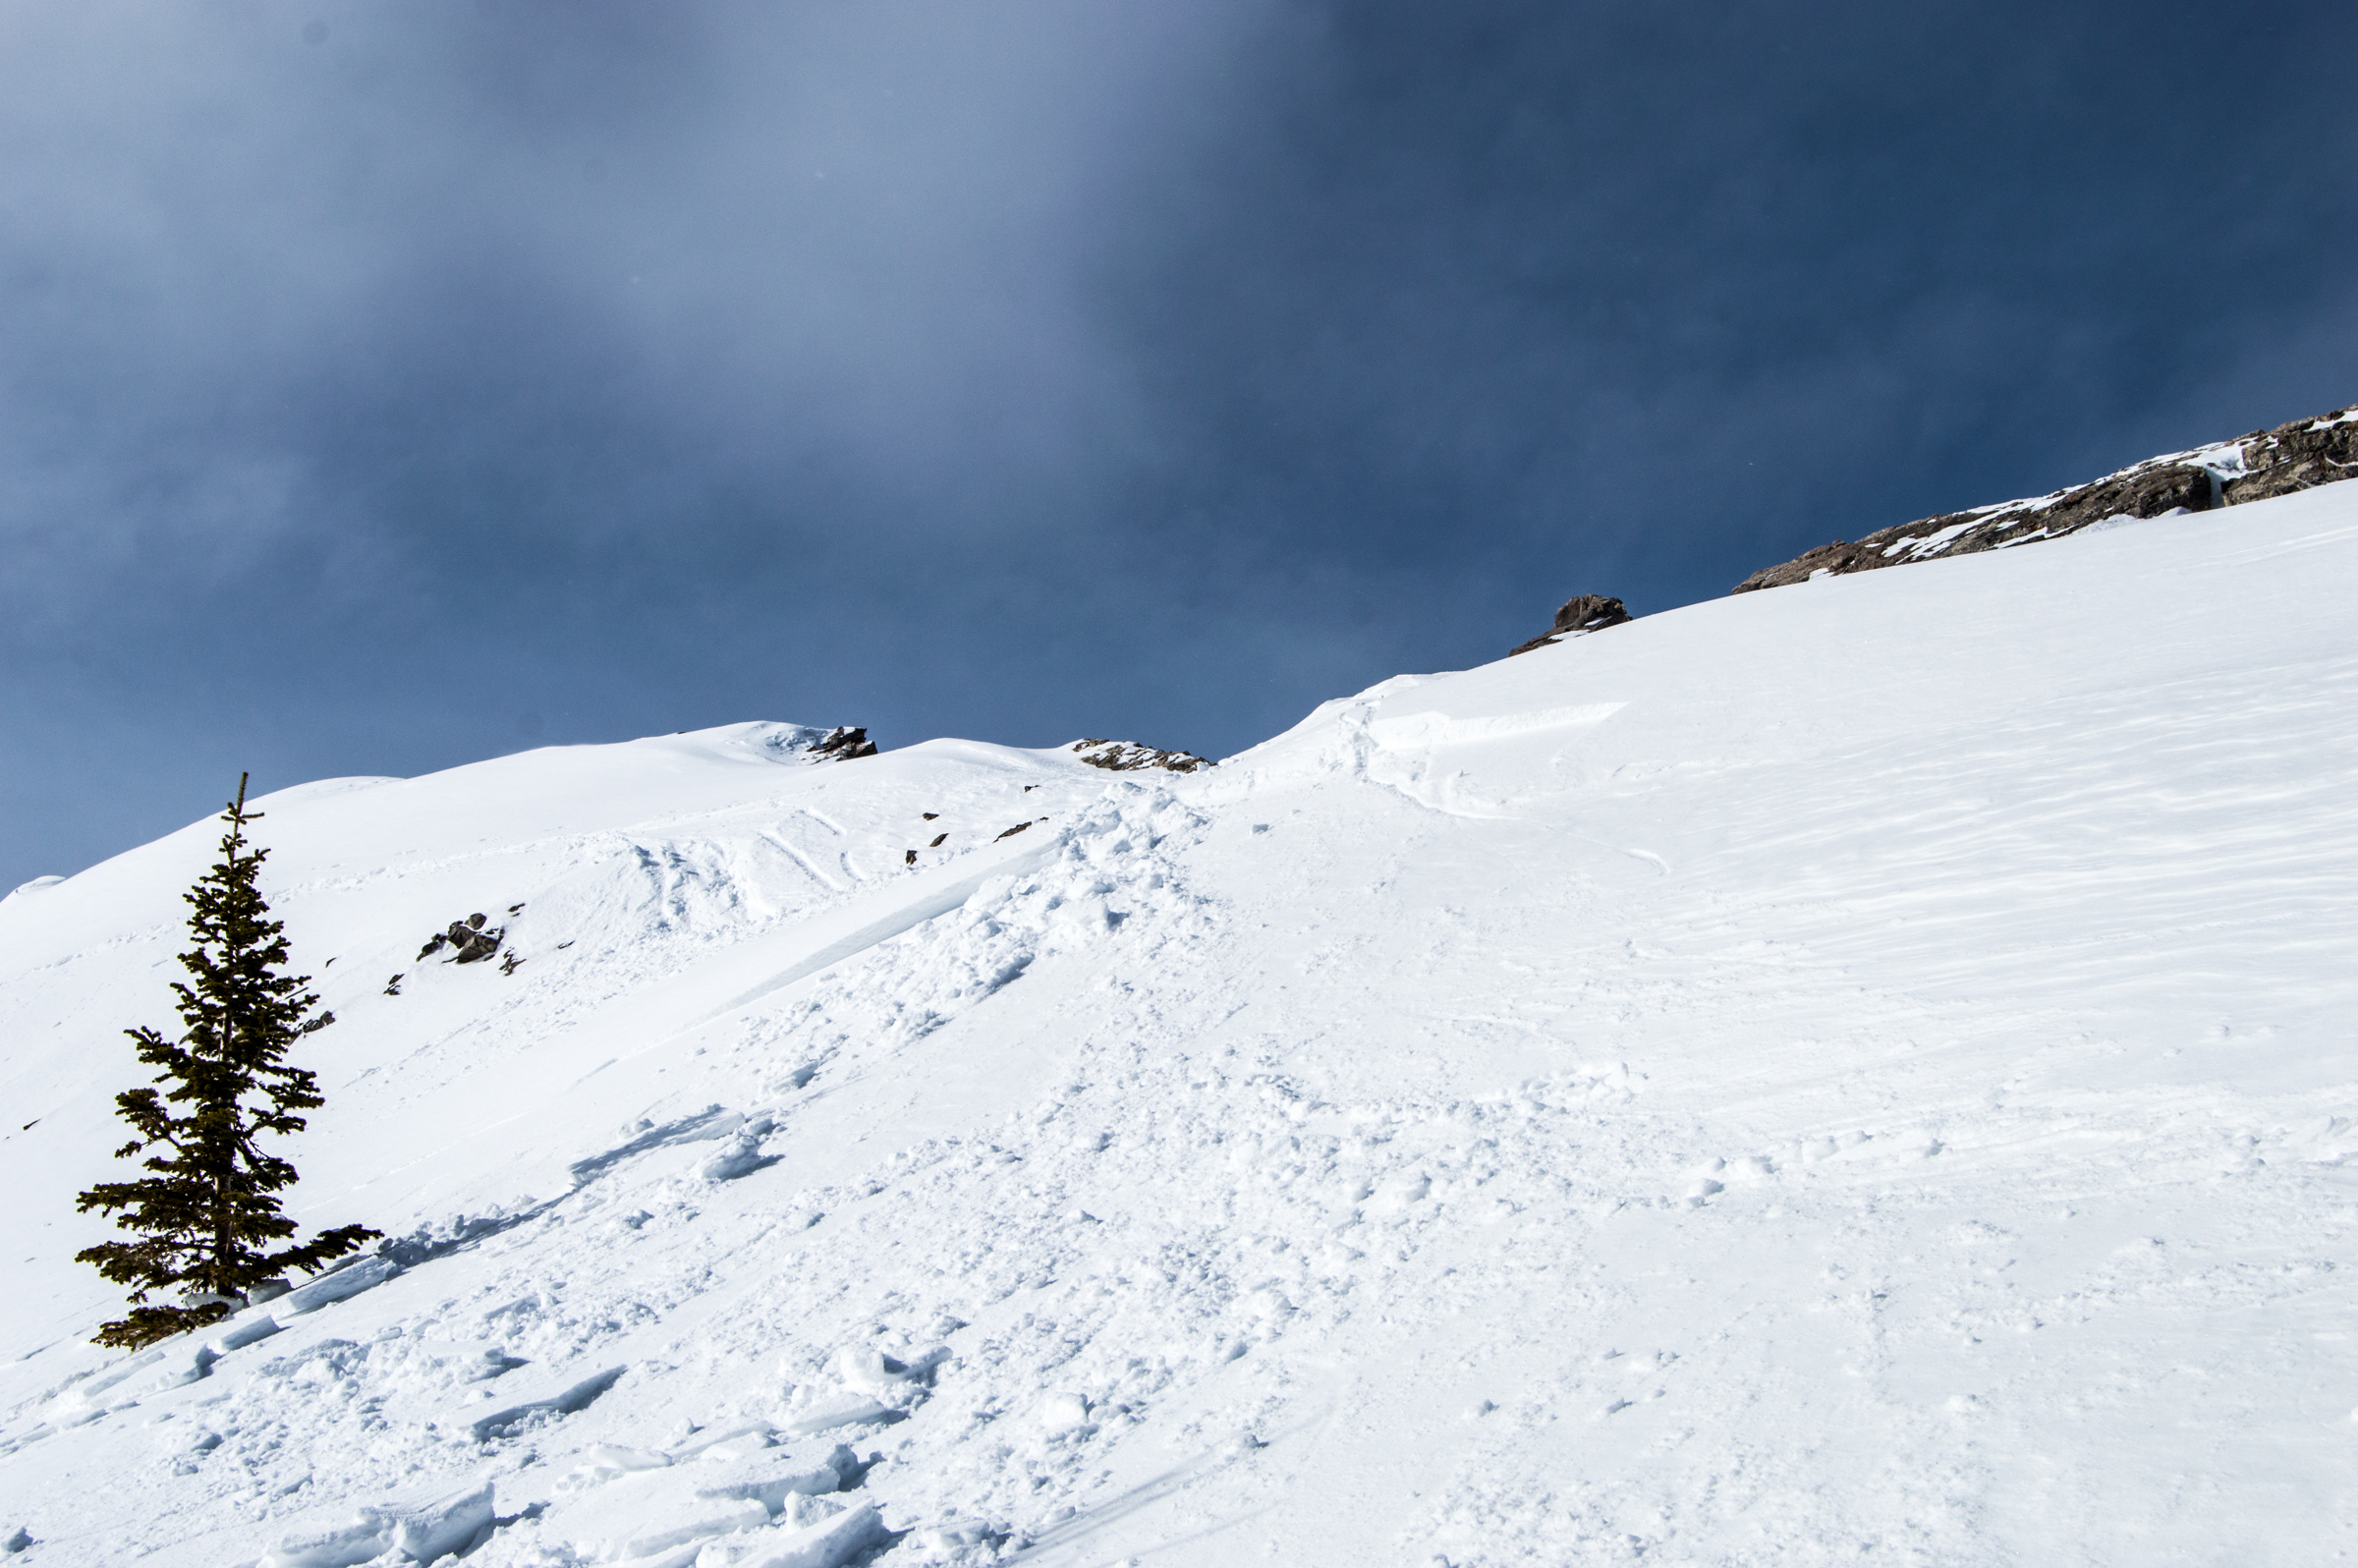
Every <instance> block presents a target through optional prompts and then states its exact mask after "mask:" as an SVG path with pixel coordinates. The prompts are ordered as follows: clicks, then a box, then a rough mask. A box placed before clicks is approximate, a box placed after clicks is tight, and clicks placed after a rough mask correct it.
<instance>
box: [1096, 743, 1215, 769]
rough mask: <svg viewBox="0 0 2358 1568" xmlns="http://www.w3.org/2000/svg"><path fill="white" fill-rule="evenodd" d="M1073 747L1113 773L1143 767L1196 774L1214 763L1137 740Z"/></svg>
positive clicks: (1191, 753) (1204, 757)
mask: <svg viewBox="0 0 2358 1568" xmlns="http://www.w3.org/2000/svg"><path fill="white" fill-rule="evenodd" d="M1072 750H1073V752H1074V753H1075V754H1076V755H1078V756H1080V758H1081V760H1082V761H1084V762H1087V763H1088V764H1089V765H1090V766H1092V767H1101V768H1104V769H1105V770H1106V771H1107V772H1111V773H1130V772H1135V771H1137V770H1138V769H1140V768H1143V767H1159V768H1162V769H1164V770H1165V771H1166V772H1172V773H1194V772H1197V771H1199V770H1201V769H1203V768H1207V767H1209V766H1211V759H1210V758H1209V757H1207V756H1197V755H1196V754H1195V753H1193V752H1158V751H1156V750H1155V749H1154V748H1153V747H1151V746H1141V745H1139V744H1138V743H1137V742H1136V741H1075V742H1074V743H1073V745H1072Z"/></svg>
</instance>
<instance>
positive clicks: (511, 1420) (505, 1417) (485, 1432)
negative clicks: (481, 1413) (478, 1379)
mask: <svg viewBox="0 0 2358 1568" xmlns="http://www.w3.org/2000/svg"><path fill="white" fill-rule="evenodd" d="M629 1371H630V1369H629V1368H628V1367H609V1368H607V1369H606V1370H605V1371H604V1372H597V1373H594V1374H592V1375H590V1376H588V1377H585V1378H583V1379H582V1380H581V1381H580V1382H578V1383H575V1384H574V1385H573V1386H572V1387H571V1388H568V1389H566V1390H565V1391H564V1392H563V1393H561V1394H559V1395H557V1396H556V1397H555V1398H554V1399H535V1400H533V1402H532V1403H531V1404H529V1405H510V1406H509V1407H508V1408H507V1409H505V1410H497V1411H493V1412H492V1413H491V1414H490V1415H488V1416H485V1417H483V1418H482V1419H481V1420H479V1421H477V1422H475V1423H474V1424H473V1426H472V1428H470V1429H471V1430H473V1431H474V1433H475V1440H476V1441H477V1442H478V1443H479V1442H488V1441H490V1440H491V1439H492V1438H494V1437H500V1436H505V1435H506V1434H507V1430H508V1428H511V1427H513V1426H515V1425H516V1424H517V1423H518V1422H520V1421H523V1420H524V1419H526V1418H527V1417H529V1416H536V1415H539V1414H540V1413H542V1412H543V1411H545V1412H547V1413H548V1414H550V1415H552V1416H570V1415H572V1414H573V1413H574V1412H576V1411H579V1410H587V1409H589V1403H590V1401H591V1400H593V1399H595V1398H597V1396H598V1395H600V1394H602V1393H604V1392H605V1391H606V1390H607V1389H609V1388H611V1387H613V1386H614V1384H615V1383H616V1382H617V1381H618V1380H620V1378H621V1376H622V1374H623V1373H624V1372H629Z"/></svg>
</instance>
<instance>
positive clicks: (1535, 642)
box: [1506, 593, 1630, 659]
mask: <svg viewBox="0 0 2358 1568" xmlns="http://www.w3.org/2000/svg"><path fill="white" fill-rule="evenodd" d="M1628 619H1630V614H1629V610H1628V608H1627V607H1626V606H1624V605H1623V604H1622V602H1621V601H1620V600H1619V599H1608V598H1606V597H1605V596H1604V595H1603V594H1601V593H1582V594H1577V595H1575V596H1574V597H1572V598H1568V599H1566V600H1564V604H1563V608H1561V609H1559V610H1557V611H1556V612H1555V624H1554V625H1553V626H1551V627H1549V628H1548V629H1547V630H1546V631H1544V632H1542V633H1541V634H1540V635H1539V636H1538V637H1535V638H1533V639H1532V640H1531V641H1530V642H1528V643H1525V644H1521V645H1520V646H1517V647H1510V648H1508V649H1507V650H1506V656H1507V657H1508V658H1510V659H1511V658H1513V657H1514V656H1515V655H1516V654H1518V653H1528V652H1530V651H1531V650H1532V649H1533V648H1535V647H1546V646H1547V645H1549V644H1553V643H1560V642H1562V641H1563V640H1564V639H1565V638H1567V637H1581V636H1584V635H1586V634H1587V633H1590V632H1601V631H1603V630H1604V629H1605V628H1606V627H1608V626H1619V625H1620V624H1621V623H1622V622H1623V621H1626V620H1628Z"/></svg>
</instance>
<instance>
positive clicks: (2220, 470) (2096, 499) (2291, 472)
mask: <svg viewBox="0 0 2358 1568" xmlns="http://www.w3.org/2000/svg"><path fill="white" fill-rule="evenodd" d="M2353 476H2358V405H2354V406H2352V407H2350V408H2346V409H2337V410H2335V411H2334V412H2332V413H2331V414H2327V415H2321V416H2320V417H2318V418H2316V419H2313V420H2293V421H2292V422H2291V423H2289V424H2280V425H2278V426H2276V428H2274V429H2273V430H2254V431H2253V432H2252V433H2251V434H2249V435H2246V436H2241V437H2238V438H2237V439H2235V440H2232V441H2222V442H2219V443H2218V445H2216V446H2207V447H2198V448H2196V449H2195V450H2193V451H2191V452H2171V453H2168V454H2166V455H2164V456H2161V457H2157V458H2148V459H2147V460H2146V461H2144V462H2143V463H2139V464H2135V465H2133V466H2131V467H2129V468H2125V469H2122V470H2121V471H2120V472H2119V473H2117V474H2108V475H2106V476H2104V477H2103V478H2101V479H2096V480H2094V481H2092V482H2090V483H2087V484H2080V485H2074V486H2072V487H2071V488H2069V489H2064V490H2057V491H2055V492H2054V493H2053V494H2051V495H2041V496H2034V497H2032V498H2031V499H2029V500H2024V501H2007V502H2003V503H2001V504H1999V505H1997V506H1982V507H1975V508H1974V509H1973V510H1971V511H1969V512H1949V513H1945V514H1943V515H1941V516H1939V517H1928V518H1923V519H1920V520H1918V521H1916V522H1914V523H1903V524H1901V525H1899V526H1898V527H1897V528H1888V529H1882V530H1880V531H1878V532H1874V533H1870V534H1868V535H1867V536H1866V537H1865V538H1862V539H1860V540H1859V541H1858V542H1857V543H1855V544H1854V543H1851V542H1849V541H1847V540H1843V539H1836V540H1835V541H1834V542H1833V543H1831V544H1822V545H1820V546H1818V548H1816V549H1814V550H1811V551H1808V552H1807V553H1805V554H1802V555H1798V556H1795V557H1794V558H1793V559H1792V560H1790V561H1787V562H1785V563H1783V564H1782V565H1780V566H1771V567H1765V568H1763V569H1762V570H1761V571H1758V572H1755V573H1753V574H1752V576H1750V577H1748V578H1746V579H1745V580H1744V581H1743V582H1741V583H1739V584H1737V585H1736V587H1735V591H1736V592H1738V593H1749V592H1751V591H1752V590H1754V589H1755V588H1782V587H1783V586H1785V585H1786V584H1789V583H1806V582H1808V581H1809V580H1810V579H1811V578H1814V577H1840V576H1843V575H1845V574H1847V573H1851V572H1873V571H1877V570H1880V569H1881V568H1882V567H1886V566H1905V565H1907V564H1908V563H1909V562H1911V561H1930V560H1935V559H1937V558H1939V557H1942V556H1949V555H1971V554H1974V553H1976V552H1977V551H1981V550H2002V549H2005V548H2007V547H2008V546H2011V545H2016V544H2028V543H2031V542H2032V541H2033V540H2036V539H2055V538H2061V537H2063V536H2064V535H2066V534H2069V533H2076V532H2079V531H2080V530H2082V529H2084V528H2088V527H2090V526H2091V525H2093V524H2098V523H2105V522H2109V521H2111V520H2113V519H2115V518H2156V517H2162V516H2166V515H2167V514H2169V513H2171V512H2207V511H2210V510H2211V509H2212V508H2213V507H2218V506H2234V505H2237V504H2239V503H2241V502H2244V501H2259V500H2265V499H2267V498H2268V497H2270V496H2274V495H2289V494H2291V493H2292V492H2293V491H2295V490H2306V489H2310V488H2313V487H2314V486H2316V485H2320V484H2330V483H2332V482H2333V481H2334V480H2336V479H2346V478H2350V477H2353ZM1575 602H1578V601H1577V600H1576V601H1575ZM1534 645H1537V644H1525V646H1534ZM1516 651H1517V652H1521V651H1522V649H1521V648H1517V649H1516Z"/></svg>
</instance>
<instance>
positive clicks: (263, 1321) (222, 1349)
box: [204, 1313, 278, 1356]
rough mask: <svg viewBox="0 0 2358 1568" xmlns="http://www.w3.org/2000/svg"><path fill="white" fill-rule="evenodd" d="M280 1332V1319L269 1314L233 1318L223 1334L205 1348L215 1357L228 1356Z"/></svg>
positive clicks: (219, 1334)
mask: <svg viewBox="0 0 2358 1568" xmlns="http://www.w3.org/2000/svg"><path fill="white" fill-rule="evenodd" d="M277 1332H278V1319H277V1318H276V1317H273V1316H271V1315H270V1314H268V1313H255V1314H254V1315H253V1316H251V1317H244V1318H238V1317H233V1318H231V1319H230V1320H229V1322H228V1324H227V1325H226V1326H224V1327H223V1328H222V1330H221V1332H219V1333H217V1334H215V1335H214V1336H213V1337H212V1338H210V1339H208V1340H206V1341H205V1342H204V1348H205V1349H207V1350H209V1351H211V1352H212V1353H213V1354H214V1355H215V1356H226V1355H228V1354H229V1353H230V1352H231V1351H233V1350H244V1349H245V1348H246V1347H247V1346H248V1345H251V1344H253V1343H254V1342H255V1341H256V1340H262V1339H268V1338H269V1337H270V1336H271V1335H272V1334H275V1333H277Z"/></svg>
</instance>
